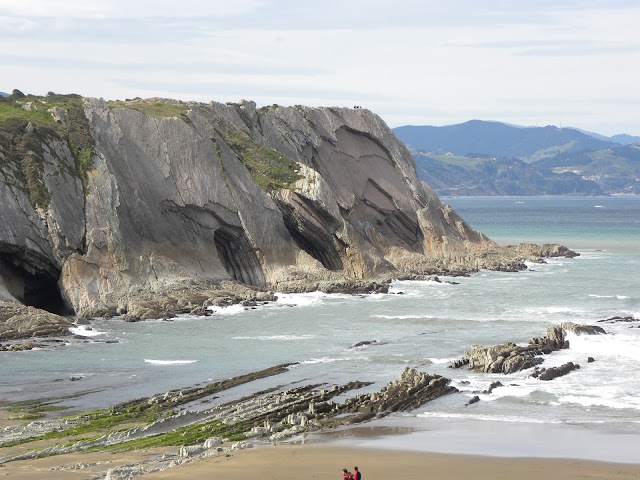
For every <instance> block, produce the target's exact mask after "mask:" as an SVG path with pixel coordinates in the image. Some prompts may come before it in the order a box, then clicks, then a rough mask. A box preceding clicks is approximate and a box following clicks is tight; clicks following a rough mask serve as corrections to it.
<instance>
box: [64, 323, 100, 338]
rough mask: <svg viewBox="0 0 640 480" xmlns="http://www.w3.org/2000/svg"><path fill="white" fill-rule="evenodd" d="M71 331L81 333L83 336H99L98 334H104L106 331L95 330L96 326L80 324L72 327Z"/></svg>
mask: <svg viewBox="0 0 640 480" xmlns="http://www.w3.org/2000/svg"><path fill="white" fill-rule="evenodd" d="M69 331H70V332H71V333H73V334H74V335H79V336H81V337H97V336H98V335H104V334H105V333H106V332H101V331H99V330H95V329H94V328H92V327H88V326H86V325H78V326H77V327H71V328H70V329H69Z"/></svg>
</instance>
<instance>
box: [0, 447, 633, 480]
mask: <svg viewBox="0 0 640 480" xmlns="http://www.w3.org/2000/svg"><path fill="white" fill-rule="evenodd" d="M159 453H161V452H159V451H158V452H139V453H130V454H120V455H114V454H109V453H99V454H74V455H64V456H59V457H49V458H44V459H40V460H32V461H21V462H11V463H8V464H5V465H4V466H2V467H0V477H8V478H11V479H22V480H36V479H42V478H47V479H50V480H64V479H88V478H94V477H95V476H96V475H97V474H99V473H100V472H104V471H105V470H106V469H108V468H110V467H114V466H117V465H122V464H125V463H129V462H132V461H140V460H142V459H144V458H145V457H148V456H149V455H150V454H159ZM79 464H85V465H86V467H84V468H75V469H69V467H72V466H74V465H76V466H77V465H79ZM355 465H358V466H359V467H360V470H361V472H362V477H363V479H366V480H387V479H391V478H393V479H400V480H402V479H407V480H409V479H411V480H413V479H416V478H426V479H431V478H434V479H450V480H457V479H459V480H463V479H465V480H466V479H469V478H473V479H474V480H485V479H486V480H501V479H504V480H512V479H514V478H517V479H519V480H534V479H535V480H539V479H541V478H544V479H545V480H574V479H575V480H578V479H582V480H584V479H602V480H615V479H638V478H640V464H616V463H603V462H590V461H583V460H570V459H566V460H565V459H543V458H527V459H522V458H516V459H513V458H497V457H482V456H472V455H446V454H434V453H419V452H402V451H390V450H374V449H363V448H351V447H335V446H318V445H304V446H300V445H278V446H266V447H260V448H252V449H247V450H242V451H239V452H234V453H231V454H222V455H221V456H219V457H213V458H209V459H204V460H197V461H194V462H193V463H190V464H186V465H183V466H180V467H177V468H172V469H169V470H166V471H164V472H160V473H153V474H149V475H146V476H144V478H148V479H149V480H160V479H176V478H180V479H202V478H224V479H228V480H236V479H237V480H245V479H247V478H261V479H263V480H272V479H273V480H281V479H282V478H287V477H297V478H308V479H335V480H339V479H342V468H348V469H349V470H350V471H351V470H353V467H354V466H355ZM60 466H65V467H67V469H65V470H62V469H59V467H60Z"/></svg>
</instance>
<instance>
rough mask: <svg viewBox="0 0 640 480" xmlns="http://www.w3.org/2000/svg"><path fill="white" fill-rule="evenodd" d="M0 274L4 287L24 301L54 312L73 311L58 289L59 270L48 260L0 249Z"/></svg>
mask: <svg viewBox="0 0 640 480" xmlns="http://www.w3.org/2000/svg"><path fill="white" fill-rule="evenodd" d="M34 260H35V259H34ZM34 263H37V264H38V266H39V267H43V268H37V267H36V265H34ZM44 268H46V269H44ZM0 277H1V279H0V281H2V283H3V284H4V287H5V288H6V290H7V291H8V292H9V293H10V294H11V295H12V296H13V297H14V298H15V299H16V300H18V301H19V302H21V303H23V304H24V305H29V306H31V307H36V308H39V309H41V310H46V311H47V312H51V313H55V314H57V315H72V314H73V313H74V312H73V310H72V309H71V308H70V307H69V306H68V305H67V303H66V302H65V301H64V299H63V298H62V295H61V293H60V287H59V286H58V280H59V278H60V271H59V270H58V269H57V268H54V267H52V266H51V265H49V264H41V263H40V262H39V261H36V262H29V261H28V260H27V259H25V258H23V257H21V256H20V255H19V254H16V253H0Z"/></svg>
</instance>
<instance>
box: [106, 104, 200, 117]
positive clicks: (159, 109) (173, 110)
mask: <svg viewBox="0 0 640 480" xmlns="http://www.w3.org/2000/svg"><path fill="white" fill-rule="evenodd" d="M107 105H108V106H109V107H110V108H130V109H131V110H136V111H138V112H141V113H144V114H145V115H149V116H150V117H153V118H170V117H178V118H181V119H182V120H184V121H185V122H187V123H188V122H189V119H188V118H187V115H186V114H187V111H188V107H186V106H185V105H178V104H175V103H167V102H150V101H147V100H141V99H136V100H127V101H124V102H122V101H119V100H116V101H111V102H108V103H107Z"/></svg>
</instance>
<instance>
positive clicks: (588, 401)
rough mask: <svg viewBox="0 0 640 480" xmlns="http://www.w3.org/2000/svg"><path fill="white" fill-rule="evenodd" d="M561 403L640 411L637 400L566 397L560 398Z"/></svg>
mask: <svg viewBox="0 0 640 480" xmlns="http://www.w3.org/2000/svg"><path fill="white" fill-rule="evenodd" d="M558 402H559V403H570V404H577V405H582V406H583V407H587V408H588V407H606V408H613V409H616V410H623V409H627V408H631V409H635V410H640V402H638V399H637V398H631V397H626V398H619V399H616V398H604V397H593V396H588V395H564V396H562V397H560V398H558Z"/></svg>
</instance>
